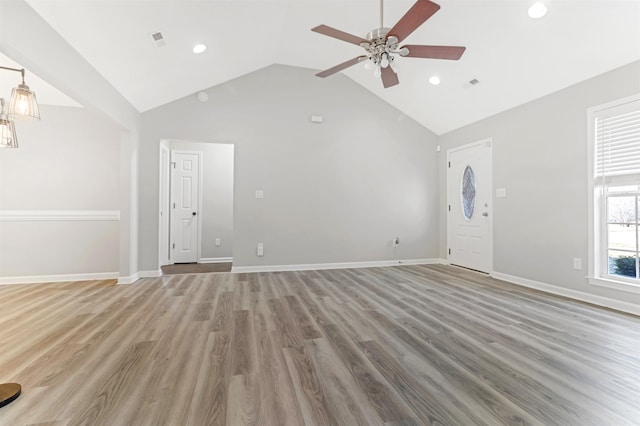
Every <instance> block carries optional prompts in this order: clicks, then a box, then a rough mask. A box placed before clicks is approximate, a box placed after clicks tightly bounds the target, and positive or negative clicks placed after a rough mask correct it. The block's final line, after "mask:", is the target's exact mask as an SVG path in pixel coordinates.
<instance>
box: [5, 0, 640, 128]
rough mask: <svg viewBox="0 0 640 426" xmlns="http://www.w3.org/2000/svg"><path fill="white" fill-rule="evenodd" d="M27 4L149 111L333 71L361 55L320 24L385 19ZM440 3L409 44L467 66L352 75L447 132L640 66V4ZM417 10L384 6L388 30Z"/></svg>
mask: <svg viewBox="0 0 640 426" xmlns="http://www.w3.org/2000/svg"><path fill="white" fill-rule="evenodd" d="M0 1H5V0H0ZM27 1H28V3H29V4H30V5H31V6H32V7H33V8H34V9H35V10H36V11H37V12H38V13H39V14H40V15H41V16H42V17H43V18H44V19H45V20H46V21H47V22H48V23H49V24H50V25H51V26H52V27H53V28H54V29H55V30H56V31H57V32H58V33H59V34H60V35H61V36H62V37H63V38H65V39H66V40H67V42H68V43H69V44H70V45H71V46H72V47H73V48H75V49H76V50H77V51H78V52H79V53H80V54H81V55H82V56H83V57H84V58H85V59H86V60H87V61H88V62H89V63H90V64H92V65H93V67H95V69H96V70H97V71H98V72H99V73H101V74H102V75H103V76H104V77H105V78H106V79H107V80H108V81H109V82H110V83H111V84H112V85H113V86H114V87H115V88H116V89H117V90H118V91H119V92H120V93H121V94H122V95H123V96H124V97H125V98H126V99H128V100H129V102H130V103H131V104H132V105H133V106H134V107H136V108H137V109H138V110H139V111H140V112H144V111H147V110H149V109H152V108H155V107H158V106H160V105H163V104H165V103H167V102H170V101H173V100H175V99H178V98H181V97H183V96H186V95H189V94H192V93H194V92H197V91H199V90H203V89H206V88H209V87H211V86H215V85H218V84H221V83H223V82H226V81H229V80H231V79H234V78H236V77H239V76H242V75H244V74H247V73H250V72H253V71H256V70H259V69H261V68H263V67H266V66H268V65H271V64H273V63H280V64H286V65H293V66H299V67H306V68H314V69H319V70H320V69H326V68H329V67H331V66H333V65H336V64H338V63H340V62H343V61H345V60H347V59H350V58H353V57H356V56H359V55H361V54H362V53H363V50H362V49H361V48H360V47H359V46H356V45H353V44H349V43H345V42H342V41H339V40H335V39H332V38H329V37H326V36H322V35H319V34H317V33H313V32H311V31H310V29H311V28H312V27H314V26H316V25H319V24H326V25H329V26H332V27H335V28H339V29H341V30H343V31H346V32H348V33H351V34H355V35H358V36H365V34H366V33H367V32H369V31H370V30H372V29H374V28H377V27H378V26H379V20H380V17H379V2H378V1H377V0H341V1H333V0H253V1H246V0H233V1H216V0H199V1H194V0H170V1H160V0H158V1H155V0H153V1H152V0H137V1H132V0H119V1H113V0H27ZM436 2H437V3H439V4H440V5H441V9H440V11H438V12H437V13H436V14H435V15H434V16H433V17H432V18H431V19H429V20H428V21H427V22H426V23H425V24H423V25H422V26H421V27H420V28H418V29H417V30H416V31H415V32H414V33H413V34H411V35H410V36H409V37H408V38H407V39H406V43H408V44H431V45H461V46H466V47H467V50H466V52H465V54H464V55H463V57H462V59H461V60H459V61H445V60H431V59H417V58H399V59H398V60H397V61H396V62H397V63H398V65H399V71H398V75H399V78H400V85H398V86H394V87H391V88H388V89H383V87H382V84H381V82H380V80H379V79H377V78H375V77H374V76H373V74H372V72H370V71H367V70H365V69H364V67H363V66H362V65H356V66H354V67H351V68H349V69H347V70H346V71H344V73H345V74H346V75H347V76H348V77H349V78H351V79H353V80H354V81H355V82H356V83H358V84H360V85H362V86H364V87H365V88H367V89H368V90H370V91H371V92H373V93H375V94H376V95H378V96H379V97H380V98H382V99H384V100H385V101H387V102H389V103H390V104H392V105H394V106H395V107H397V108H398V109H400V110H402V111H403V112H404V113H406V114H407V115H409V116H410V117H412V118H413V119H415V120H417V121H418V122H420V123H421V124H423V125H424V126H425V127H427V128H429V129H431V130H432V131H434V132H436V133H438V134H442V133H445V132H447V131H450V130H453V129H456V128H458V127H461V126H464V125H466V124H469V123H472V122H474V121H477V120H479V119H482V118H484V117H487V116H490V115H493V114H495V113H497V112H500V111H503V110H506V109H509V108H511V107H514V106H516V105H519V104H522V103H525V102H527V101H530V100H533V99H535V98H538V97H541V96H544V95H546V94H549V93H552V92H554V91H557V90H559V89H562V88H564V87H567V86H569V85H571V84H574V83H577V82H579V81H582V80H585V79H587V78H590V77H593V76H595V75H598V74H601V73H603V72H606V71H609V70H611V69H614V68H617V67H619V66H622V65H625V64H627V63H630V62H633V61H636V60H640V0H631V1H629V0H625V1H617V0H602V1H587V0H547V1H546V4H547V7H548V13H547V15H546V16H545V17H544V18H542V19H539V20H533V19H531V18H529V17H528V16H527V9H528V7H529V6H530V5H531V4H532V3H533V0H531V1H521V0H500V1H486V0H468V1H463V0H436ZM413 3H414V2H413V1H405V0H387V1H385V3H384V11H385V12H384V24H385V26H387V27H391V26H393V24H394V23H395V22H396V21H397V20H398V19H399V18H400V17H401V16H402V15H403V14H404V13H405V12H406V11H407V10H408V9H409V7H411V5H412V4H413ZM156 32H161V33H162V34H163V36H164V39H165V42H166V45H165V46H163V47H158V46H157V45H156V43H155V42H154V41H153V38H152V36H151V35H152V34H153V33H156ZM42 42H43V43H46V40H43V41H42ZM198 43H204V44H206V45H207V47H208V48H207V50H206V51H205V52H204V53H201V54H199V55H196V54H194V53H192V48H193V46H194V45H195V44H198ZM433 75H438V76H439V77H440V80H441V84H440V85H438V86H434V85H431V84H429V83H428V79H429V77H431V76H433ZM328 78H331V77H328ZM639 78H640V77H639ZM472 79H477V80H478V81H479V84H476V85H471V84H469V81H470V80H472ZM274 101H277V100H274ZM345 102H348V100H345Z"/></svg>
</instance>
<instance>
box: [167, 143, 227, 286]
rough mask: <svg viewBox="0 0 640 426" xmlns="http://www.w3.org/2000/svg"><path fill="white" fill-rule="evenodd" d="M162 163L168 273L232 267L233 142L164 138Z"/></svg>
mask: <svg viewBox="0 0 640 426" xmlns="http://www.w3.org/2000/svg"><path fill="white" fill-rule="evenodd" d="M159 166H160V168H159V229H158V262H159V265H160V268H161V269H162V271H163V273H164V274H172V273H199V272H221V271H230V270H231V265H232V262H233V184H234V145H233V144H230V143H207V142H192V141H183V140H161V141H160V164H159Z"/></svg>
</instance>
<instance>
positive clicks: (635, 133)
mask: <svg viewBox="0 0 640 426" xmlns="http://www.w3.org/2000/svg"><path fill="white" fill-rule="evenodd" d="M595 133H596V134H595V142H596V143H595V151H596V152H595V163H596V164H595V166H596V167H595V171H596V176H597V177H601V178H605V177H609V176H621V175H635V174H638V175H640V100H636V101H632V102H629V103H626V104H623V105H618V106H616V107H613V108H609V109H606V110H602V111H600V112H598V113H596V116H595Z"/></svg>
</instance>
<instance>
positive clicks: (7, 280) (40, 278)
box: [0, 272, 118, 285]
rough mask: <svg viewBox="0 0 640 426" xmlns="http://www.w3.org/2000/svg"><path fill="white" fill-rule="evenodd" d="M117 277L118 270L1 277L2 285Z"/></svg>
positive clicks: (0, 282)
mask: <svg viewBox="0 0 640 426" xmlns="http://www.w3.org/2000/svg"><path fill="white" fill-rule="evenodd" d="M116 278H118V273H117V272H98V273H89V274H65V275H32V276H23V277H0V285H3V284H34V283H58V282H63V281H92V280H112V279H116Z"/></svg>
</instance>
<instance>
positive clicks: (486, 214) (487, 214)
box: [194, 212, 489, 217]
mask: <svg viewBox="0 0 640 426" xmlns="http://www.w3.org/2000/svg"><path fill="white" fill-rule="evenodd" d="M194 214H195V213H194ZM482 216H484V217H487V216H489V213H487V212H484V213H482Z"/></svg>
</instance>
